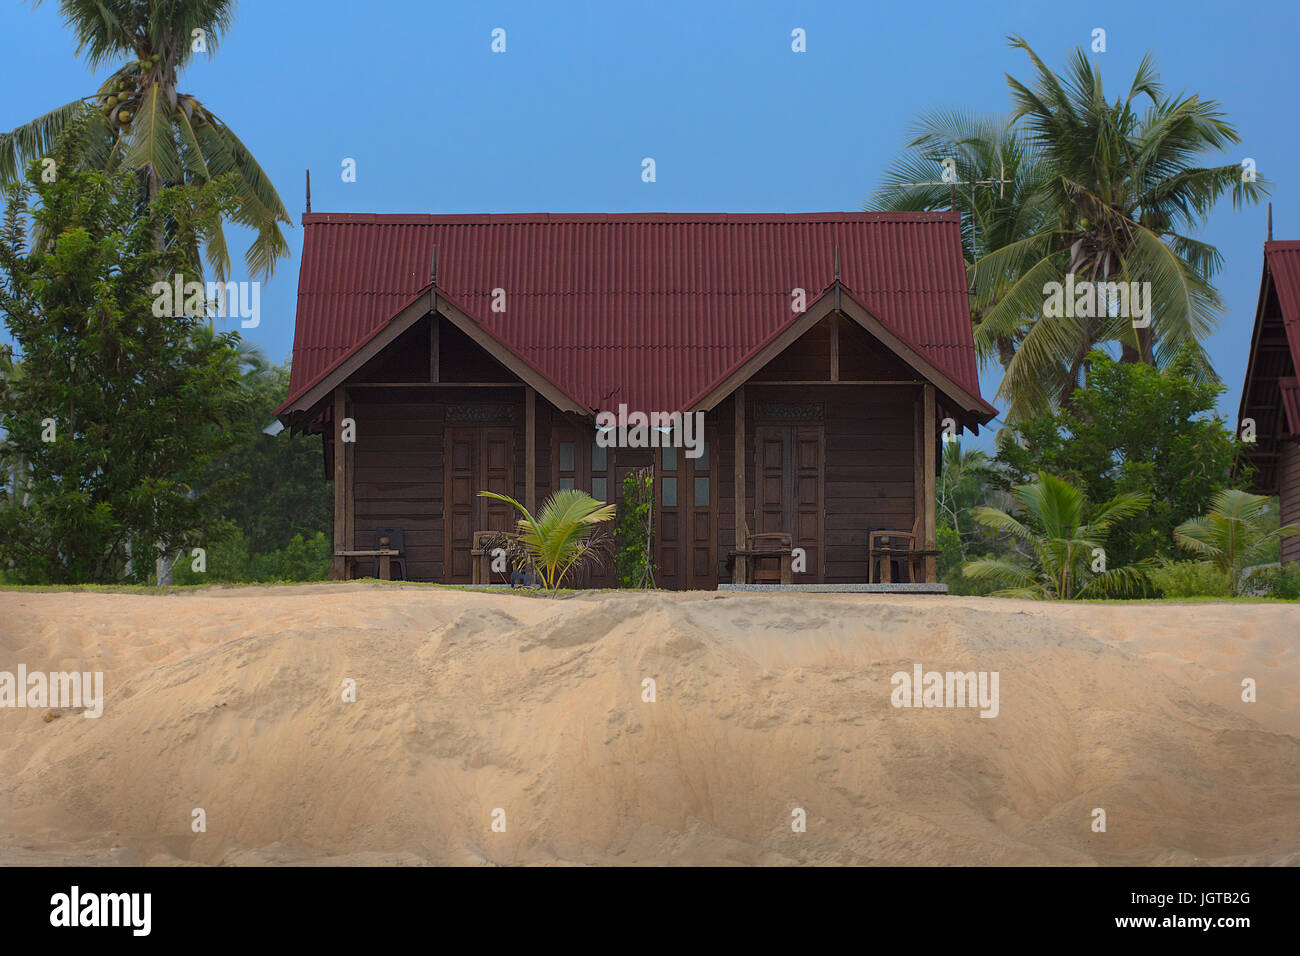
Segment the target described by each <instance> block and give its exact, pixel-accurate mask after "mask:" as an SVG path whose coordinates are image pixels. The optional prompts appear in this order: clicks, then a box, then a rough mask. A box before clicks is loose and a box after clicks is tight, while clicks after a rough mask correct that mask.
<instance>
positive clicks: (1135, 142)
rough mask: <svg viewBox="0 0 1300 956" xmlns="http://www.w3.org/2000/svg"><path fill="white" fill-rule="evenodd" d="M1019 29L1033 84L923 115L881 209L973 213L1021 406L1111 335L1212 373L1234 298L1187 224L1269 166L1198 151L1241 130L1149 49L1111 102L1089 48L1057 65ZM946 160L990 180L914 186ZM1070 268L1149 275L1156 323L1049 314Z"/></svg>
mask: <svg viewBox="0 0 1300 956" xmlns="http://www.w3.org/2000/svg"><path fill="white" fill-rule="evenodd" d="M1008 39H1009V41H1010V43H1011V45H1012V46H1013V47H1015V48H1018V49H1021V50H1024V51H1025V52H1026V53H1027V54H1028V56H1029V58H1030V61H1031V63H1032V64H1033V66H1034V69H1035V77H1034V80H1033V83H1032V86H1031V85H1026V84H1024V83H1021V82H1020V81H1018V80H1016V79H1014V78H1012V77H1008V78H1007V82H1008V84H1009V86H1010V90H1011V97H1012V104H1013V110H1012V112H1011V115H1010V116H1009V118H1008V119H1007V120H1006V121H1005V122H1002V121H997V120H993V119H989V118H984V119H980V118H974V117H970V116H967V115H965V114H961V113H952V112H948V113H936V114H930V115H927V116H925V117H923V118H922V120H921V122H920V124H919V127H918V130H917V135H916V136H915V137H914V138H913V139H912V140H911V142H910V143H909V144H908V145H909V149H910V150H911V152H910V154H909V156H908V157H907V158H905V159H904V160H901V161H899V162H898V163H896V164H895V165H894V166H893V167H891V168H890V169H889V170H887V171H886V175H885V182H886V185H885V187H884V188H883V189H882V190H881V191H880V192H879V193H878V194H877V196H876V198H875V201H874V206H875V208H889V209H909V208H912V209H916V208H923V209H937V208H945V207H947V206H949V205H950V204H951V203H953V202H954V200H955V205H956V206H957V208H959V209H960V210H961V211H962V212H963V214H964V215H963V220H964V221H963V234H964V244H965V245H966V253H967V262H968V270H969V272H970V279H971V290H972V313H973V319H974V321H975V323H976V328H975V341H976V346H977V348H978V349H979V352H980V356H981V358H982V359H988V358H990V357H992V356H994V355H996V356H997V358H998V359H999V361H1000V362H1001V364H1002V366H1003V368H1004V376H1003V380H1002V383H1001V386H1000V387H999V389H998V397H999V398H1001V399H1003V400H1005V401H1007V402H1008V403H1009V408H1008V414H1007V417H1008V419H1009V420H1011V421H1017V420H1023V419H1025V418H1028V417H1031V416H1033V415H1035V414H1038V413H1041V412H1042V411H1044V410H1046V409H1047V408H1049V407H1051V406H1053V405H1059V404H1064V403H1066V402H1068V401H1069V397H1070V395H1071V394H1072V393H1073V391H1074V389H1075V388H1076V387H1077V386H1078V384H1079V381H1080V376H1081V374H1082V373H1083V371H1084V370H1085V368H1086V361H1087V355H1088V353H1089V352H1090V351H1091V350H1092V349H1093V348H1094V347H1096V346H1097V345H1098V344H1100V343H1104V342H1112V341H1114V342H1119V343H1120V346H1121V350H1122V353H1123V356H1124V358H1125V359H1126V360H1128V361H1143V362H1147V363H1151V364H1156V365H1160V366H1163V365H1164V364H1165V363H1166V362H1168V361H1169V360H1170V359H1171V358H1172V356H1173V355H1174V354H1175V353H1176V352H1177V350H1178V348H1179V347H1180V346H1181V345H1183V344H1187V345H1188V346H1189V347H1191V348H1192V349H1194V350H1195V351H1196V352H1197V354H1198V356H1199V358H1200V367H1201V373H1202V375H1204V376H1205V377H1207V378H1209V377H1213V370H1212V368H1211V365H1210V362H1209V359H1208V356H1206V355H1205V353H1204V352H1203V351H1202V350H1201V348H1200V343H1201V342H1202V341H1203V340H1204V339H1205V338H1206V337H1207V336H1208V335H1209V334H1210V333H1211V332H1212V331H1213V329H1214V327H1215V324H1216V323H1217V320H1218V317H1219V314H1220V313H1221V311H1222V303H1221V301H1220V299H1219V296H1218V293H1217V292H1216V291H1215V289H1214V286H1213V284H1212V279H1213V277H1214V275H1215V274H1216V273H1217V271H1218V269H1219V267H1220V265H1221V264H1222V256H1221V255H1220V254H1219V252H1218V250H1217V249H1215V248H1214V247H1213V246H1211V245H1209V244H1207V243H1204V242H1200V241H1198V240H1195V239H1193V238H1191V237H1190V235H1189V233H1190V232H1192V231H1194V230H1195V229H1196V228H1198V227H1200V226H1202V225H1204V223H1205V220H1206V217H1207V216H1208V214H1209V212H1210V210H1211V209H1212V208H1213V206H1214V205H1215V203H1216V202H1217V201H1218V200H1219V199H1220V198H1221V197H1222V196H1223V195H1224V193H1227V192H1231V194H1232V201H1233V205H1234V207H1237V208H1240V206H1241V205H1242V204H1243V203H1244V202H1246V201H1250V202H1256V201H1258V200H1259V198H1261V196H1263V195H1265V194H1266V193H1267V188H1266V183H1265V181H1264V180H1263V179H1262V178H1257V179H1250V178H1249V177H1246V176H1244V175H1243V172H1242V169H1241V167H1240V166H1238V165H1236V164H1235V163H1233V164H1225V165H1220V166H1200V165H1197V159H1198V157H1199V156H1200V155H1201V154H1203V153H1205V152H1207V151H1220V150H1222V149H1224V148H1226V147H1228V146H1230V145H1234V144H1236V143H1238V142H1240V137H1239V136H1238V134H1237V132H1236V130H1235V129H1234V128H1233V127H1232V126H1231V125H1230V124H1229V123H1227V122H1226V121H1225V120H1224V118H1223V116H1224V114H1223V113H1222V112H1221V110H1220V108H1219V105H1218V104H1217V103H1215V102H1214V101H1212V100H1202V99H1201V98H1200V97H1199V96H1196V95H1191V96H1182V95H1179V96H1172V97H1171V96H1166V95H1165V93H1164V90H1163V88H1162V87H1161V85H1160V83H1159V80H1158V77H1157V74H1156V68H1155V65H1154V63H1153V62H1152V60H1151V57H1150V56H1149V55H1148V56H1147V57H1145V58H1144V59H1143V60H1142V62H1141V64H1140V65H1139V67H1138V70H1137V73H1136V74H1135V76H1134V78H1133V81H1132V82H1131V83H1130V85H1129V88H1128V90H1127V92H1126V93H1125V94H1124V96H1123V97H1122V98H1118V99H1115V100H1113V101H1111V100H1107V98H1106V95H1105V92H1104V90H1103V86H1102V79H1101V75H1100V73H1099V72H1097V71H1096V70H1095V69H1094V67H1093V64H1092V62H1091V61H1090V60H1089V59H1088V56H1087V54H1086V53H1085V52H1084V51H1083V50H1082V49H1079V50H1076V52H1075V54H1074V57H1073V60H1072V61H1071V64H1070V66H1069V68H1068V70H1067V71H1066V72H1065V74H1064V75H1063V76H1058V75H1057V74H1055V73H1053V72H1052V71H1051V70H1050V69H1048V67H1047V66H1046V65H1045V64H1044V63H1043V61H1042V60H1041V59H1040V58H1039V57H1038V55H1037V54H1036V53H1034V51H1033V50H1032V49H1031V48H1030V46H1029V44H1028V43H1026V42H1025V41H1024V40H1023V39H1021V38H1020V37H1009V38H1008ZM943 159H955V161H956V172H957V176H956V177H955V178H956V179H958V180H961V181H968V180H974V181H980V182H985V183H989V184H990V185H986V186H983V187H980V188H977V189H973V190H971V189H969V187H958V188H957V189H956V190H955V194H953V193H952V191H950V190H949V189H948V188H947V187H944V186H937V187H926V188H924V189H920V190H909V189H906V188H905V184H906V183H908V182H916V181H920V180H934V179H936V178H938V173H939V170H940V167H939V165H938V164H939V162H941V161H942V160H943ZM1248 179H1249V181H1247V180H1248ZM997 180H1010V182H1009V183H1006V184H1004V185H995V184H994V183H995V181H997ZM972 236H974V237H977V238H974V239H973V240H972ZM1067 275H1073V276H1074V278H1075V279H1076V281H1088V282H1120V281H1123V282H1132V281H1136V282H1150V283H1151V286H1150V289H1151V301H1150V302H1149V303H1148V305H1149V306H1150V309H1151V324H1150V327H1149V328H1135V327H1134V326H1133V320H1132V317H1130V316H1125V315H1111V314H1110V313H1111V312H1113V311H1119V310H1115V309H1110V308H1106V307H1105V306H1103V307H1102V308H1101V309H1099V311H1102V312H1104V313H1105V314H1102V315H1097V316H1093V317H1091V318H1063V317H1060V318H1057V317H1049V316H1047V315H1045V314H1044V311H1045V309H1044V306H1045V303H1046V298H1047V292H1046V289H1047V286H1048V283H1051V282H1059V283H1062V285H1064V284H1065V282H1066V276H1067Z"/></svg>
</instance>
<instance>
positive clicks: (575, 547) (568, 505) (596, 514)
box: [479, 488, 615, 594]
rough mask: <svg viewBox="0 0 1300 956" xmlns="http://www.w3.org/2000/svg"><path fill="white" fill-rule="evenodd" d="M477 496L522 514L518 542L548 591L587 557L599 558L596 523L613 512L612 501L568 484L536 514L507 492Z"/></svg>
mask: <svg viewBox="0 0 1300 956" xmlns="http://www.w3.org/2000/svg"><path fill="white" fill-rule="evenodd" d="M479 497H480V498H495V499H496V500H497V501H504V502H505V503H506V504H508V505H510V506H512V507H513V508H514V509H515V510H516V511H518V512H519V513H520V514H521V515H523V517H522V518H520V519H519V542H520V544H521V545H522V546H523V548H524V550H525V551H526V552H527V553H528V555H529V557H531V558H532V561H533V566H534V567H535V568H536V569H537V572H538V573H539V574H540V575H541V576H542V584H543V585H544V586H545V587H546V588H547V589H548V590H550V591H551V593H552V594H554V593H555V592H556V591H557V590H558V589H559V587H560V585H561V584H563V583H564V579H565V577H567V576H568V574H569V573H570V572H574V571H579V570H581V569H582V567H583V565H584V564H585V563H586V562H588V561H599V560H600V542H599V540H598V539H597V537H596V534H595V532H596V525H598V524H600V523H601V522H604V521H609V520H610V519H612V518H613V517H614V513H615V506H614V505H608V504H605V503H604V502H603V501H597V500H596V499H595V498H593V497H592V496H591V495H589V494H587V493H586V492H585V491H577V490H574V489H571V488H562V489H560V490H559V491H556V492H554V493H553V494H552V495H551V496H550V497H549V498H547V499H546V501H544V502H543V503H542V507H541V509H540V510H539V511H538V512H537V515H536V516H534V515H533V514H532V513H531V512H530V511H529V510H528V509H527V508H525V507H524V506H523V505H521V504H520V503H519V502H518V501H516V500H515V499H514V498H511V497H510V496H509V495H499V494H497V493H495V492H492V491H480V492H479Z"/></svg>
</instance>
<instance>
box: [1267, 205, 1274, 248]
mask: <svg viewBox="0 0 1300 956" xmlns="http://www.w3.org/2000/svg"><path fill="white" fill-rule="evenodd" d="M1268 241H1269V242H1272V241H1273V204H1272V203H1269V204H1268Z"/></svg>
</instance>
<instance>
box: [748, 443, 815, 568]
mask: <svg viewBox="0 0 1300 956" xmlns="http://www.w3.org/2000/svg"><path fill="white" fill-rule="evenodd" d="M754 443H755V445H756V453H755V458H756V460H755V464H756V466H757V469H758V472H757V478H756V486H755V494H756V499H757V500H756V501H755V502H754V506H755V515H754V519H755V520H754V524H755V527H754V530H755V531H757V532H781V533H784V534H788V535H790V536H791V538H792V543H793V545H794V547H796V548H802V549H803V550H804V554H805V559H806V562H807V563H806V566H805V568H804V570H803V571H802V572H800V574H799V577H798V578H797V580H798V581H801V582H803V583H808V584H811V583H819V582H821V580H822V575H823V570H822V541H823V539H824V536H825V480H824V479H825V475H824V466H823V463H824V461H825V453H824V446H825V430H824V428H823V426H822V425H820V424H818V425H760V426H758V427H757V428H755V429H754Z"/></svg>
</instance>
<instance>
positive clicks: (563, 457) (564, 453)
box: [560, 441, 573, 488]
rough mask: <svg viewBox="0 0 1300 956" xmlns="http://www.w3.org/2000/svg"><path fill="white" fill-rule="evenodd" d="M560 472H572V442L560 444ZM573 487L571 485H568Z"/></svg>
mask: <svg viewBox="0 0 1300 956" xmlns="http://www.w3.org/2000/svg"><path fill="white" fill-rule="evenodd" d="M560 471H573V442H571V441H562V442H560ZM569 487H570V488H572V487H573V485H572V483H571V484H570V485H569Z"/></svg>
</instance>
